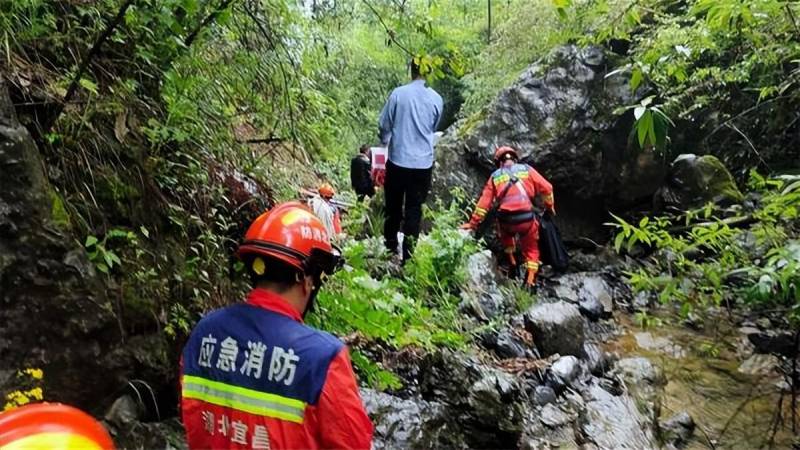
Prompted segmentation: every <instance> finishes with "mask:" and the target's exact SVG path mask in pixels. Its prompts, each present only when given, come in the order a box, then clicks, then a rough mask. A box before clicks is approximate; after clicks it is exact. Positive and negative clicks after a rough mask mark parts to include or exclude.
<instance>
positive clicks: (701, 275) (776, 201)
mask: <svg viewBox="0 0 800 450" xmlns="http://www.w3.org/2000/svg"><path fill="white" fill-rule="evenodd" d="M750 186H751V187H752V188H754V189H756V190H757V192H758V195H759V196H760V200H759V203H758V205H757V206H756V207H755V209H754V210H753V211H752V212H751V213H750V214H749V216H737V217H731V218H727V219H722V218H719V217H716V216H715V212H716V211H715V209H714V207H713V205H708V206H706V207H705V208H702V209H700V210H695V211H687V212H686V213H685V214H684V216H683V217H655V218H649V217H644V218H642V219H641V220H640V221H639V223H638V225H634V224H631V223H628V222H626V221H625V220H623V219H621V218H619V217H616V216H614V219H615V222H614V223H613V224H611V225H612V226H614V227H616V228H617V230H618V231H617V235H616V237H615V239H614V248H615V249H616V250H617V252H623V251H627V252H630V251H631V250H632V249H633V248H634V247H637V246H640V247H641V246H644V247H646V248H648V249H649V251H651V252H654V255H653V257H652V258H650V260H649V262H648V263H647V264H645V265H644V266H643V267H640V268H638V269H637V270H632V271H629V272H627V277H628V280H629V282H630V283H631V285H632V287H633V288H634V290H635V291H637V292H642V291H644V292H650V293H652V294H654V295H657V296H658V298H659V300H660V301H661V302H662V303H672V302H675V303H678V304H679V305H680V306H681V313H682V314H683V315H688V314H689V313H690V312H692V311H693V310H695V308H696V307H697V306H708V305H714V306H717V305H720V304H726V305H733V304H735V303H737V302H738V303H748V304H751V305H753V306H758V307H763V308H785V309H786V311H787V313H788V316H789V317H790V318H791V319H792V320H794V321H800V275H798V269H800V241H798V240H797V238H798V237H799V236H798V234H800V229H799V228H798V222H797V211H798V207H800V182H798V180H797V178H796V177H783V178H772V179H765V178H763V177H761V176H760V175H758V173H756V172H752V173H751V181H750ZM680 219H683V223H684V225H683V226H681V225H679V224H680V223H681V220H680ZM750 222H752V223H753V224H752V226H750V227H749V228H740V227H737V225H740V224H747V223H750ZM676 224H677V225H676Z"/></svg>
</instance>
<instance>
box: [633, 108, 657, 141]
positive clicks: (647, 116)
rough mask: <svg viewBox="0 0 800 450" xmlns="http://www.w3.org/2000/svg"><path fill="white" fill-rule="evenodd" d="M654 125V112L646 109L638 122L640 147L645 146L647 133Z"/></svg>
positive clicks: (637, 129)
mask: <svg viewBox="0 0 800 450" xmlns="http://www.w3.org/2000/svg"><path fill="white" fill-rule="evenodd" d="M652 126H653V114H652V113H651V112H650V111H645V112H644V113H643V114H642V117H641V119H639V120H638V121H637V122H636V134H637V136H638V138H639V147H640V148H644V146H645V142H646V141H647V135H648V133H649V132H650V129H651V128H652Z"/></svg>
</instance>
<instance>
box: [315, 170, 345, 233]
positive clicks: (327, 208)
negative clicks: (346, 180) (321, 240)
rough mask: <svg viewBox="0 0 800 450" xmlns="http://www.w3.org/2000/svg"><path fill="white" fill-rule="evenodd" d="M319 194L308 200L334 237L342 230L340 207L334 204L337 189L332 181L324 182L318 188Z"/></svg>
mask: <svg viewBox="0 0 800 450" xmlns="http://www.w3.org/2000/svg"><path fill="white" fill-rule="evenodd" d="M317 194H318V195H315V196H314V197H311V199H310V200H309V201H308V206H309V207H311V210H312V211H314V214H316V215H317V217H318V218H319V220H321V221H322V224H323V225H324V226H325V230H326V231H327V232H328V236H329V237H330V238H331V239H333V238H335V237H337V236H338V235H339V234H340V233H341V232H342V218H341V215H340V214H339V208H338V207H337V206H336V205H335V204H333V202H332V200H333V197H334V196H335V195H336V191H335V190H334V189H333V186H331V185H330V183H322V184H321V185H320V187H319V188H318V189H317Z"/></svg>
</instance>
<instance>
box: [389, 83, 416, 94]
mask: <svg viewBox="0 0 800 450" xmlns="http://www.w3.org/2000/svg"><path fill="white" fill-rule="evenodd" d="M410 86H411V85H410V84H401V85H400V86H397V87H396V88H394V89H392V93H391V95H390V97H396V96H398V95H403V93H405V92H406V91H407V90H409V89H410Z"/></svg>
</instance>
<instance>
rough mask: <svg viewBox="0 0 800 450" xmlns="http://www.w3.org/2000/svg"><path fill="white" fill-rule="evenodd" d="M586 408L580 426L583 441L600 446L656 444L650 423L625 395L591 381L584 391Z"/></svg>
mask: <svg viewBox="0 0 800 450" xmlns="http://www.w3.org/2000/svg"><path fill="white" fill-rule="evenodd" d="M584 398H585V399H586V410H585V412H584V413H583V414H582V415H581V418H580V430H581V433H582V435H583V436H584V437H585V439H586V441H587V442H591V443H593V444H595V445H597V447H598V448H602V449H654V448H657V447H658V445H657V442H656V439H655V433H654V431H653V423H652V422H651V421H650V419H648V418H647V416H645V415H643V414H642V413H641V412H640V411H639V409H638V408H637V405H636V402H635V401H634V400H633V399H632V398H631V397H629V396H625V395H613V394H611V393H610V392H608V391H607V390H605V389H603V388H602V387H601V386H600V385H598V384H591V385H590V386H589V388H588V390H587V392H586V394H585V395H584Z"/></svg>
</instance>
